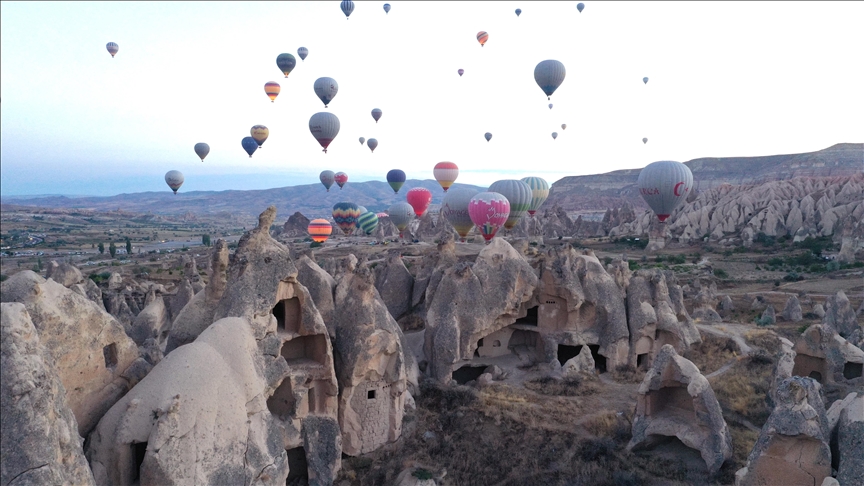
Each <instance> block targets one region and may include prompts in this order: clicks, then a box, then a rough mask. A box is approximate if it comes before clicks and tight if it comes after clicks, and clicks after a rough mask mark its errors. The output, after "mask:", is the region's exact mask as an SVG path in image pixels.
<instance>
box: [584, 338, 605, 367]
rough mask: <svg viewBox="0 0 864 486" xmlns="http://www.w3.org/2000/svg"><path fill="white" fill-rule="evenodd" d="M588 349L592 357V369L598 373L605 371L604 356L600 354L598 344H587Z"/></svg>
mask: <svg viewBox="0 0 864 486" xmlns="http://www.w3.org/2000/svg"><path fill="white" fill-rule="evenodd" d="M588 349H590V350H591V357H592V358H594V369H595V370H597V372H598V373H606V356H603V355H602V354H600V345H599V344H589V345H588Z"/></svg>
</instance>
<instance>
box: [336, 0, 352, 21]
mask: <svg viewBox="0 0 864 486" xmlns="http://www.w3.org/2000/svg"><path fill="white" fill-rule="evenodd" d="M339 6H340V7H341V8H342V13H344V14H345V20H348V17H350V16H351V12H353V11H354V2H352V1H351V0H342V3H341V4H340V5H339Z"/></svg>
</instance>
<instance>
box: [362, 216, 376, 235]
mask: <svg viewBox="0 0 864 486" xmlns="http://www.w3.org/2000/svg"><path fill="white" fill-rule="evenodd" d="M357 226H359V227H360V229H361V230H363V232H364V233H366V234H367V235H371V234H372V233H373V232H374V231H375V228H377V227H378V216H377V215H376V214H375V213H373V212H372V211H367V212H365V213H363V214H361V215H360V217H359V218H358V219H357Z"/></svg>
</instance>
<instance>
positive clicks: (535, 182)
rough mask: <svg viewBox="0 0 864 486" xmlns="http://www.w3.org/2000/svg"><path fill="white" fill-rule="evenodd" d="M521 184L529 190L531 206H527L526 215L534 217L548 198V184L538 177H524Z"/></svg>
mask: <svg viewBox="0 0 864 486" xmlns="http://www.w3.org/2000/svg"><path fill="white" fill-rule="evenodd" d="M522 182H524V183H525V184H528V187H530V188H531V204H530V205H529V206H528V214H530V215H531V217H532V218H533V217H534V213H536V212H537V210H538V209H540V206H542V205H543V203H544V202H546V199H547V198H548V197H549V183H548V182H546V180H545V179H542V178H540V177H525V178H523V179H522Z"/></svg>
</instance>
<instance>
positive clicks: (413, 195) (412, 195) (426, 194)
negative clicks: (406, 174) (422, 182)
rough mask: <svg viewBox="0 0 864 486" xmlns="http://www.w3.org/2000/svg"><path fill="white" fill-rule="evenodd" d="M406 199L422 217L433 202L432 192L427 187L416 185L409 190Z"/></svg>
mask: <svg viewBox="0 0 864 486" xmlns="http://www.w3.org/2000/svg"><path fill="white" fill-rule="evenodd" d="M405 200H406V201H408V204H410V205H411V207H412V208H414V214H416V215H417V217H418V218H420V217H422V216H423V215H424V214H426V210H427V209H429V205H430V204H432V193H431V192H430V191H429V189H426V188H425V187H415V188H412V189H411V190H410V191H408V194H406V195H405Z"/></svg>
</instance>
